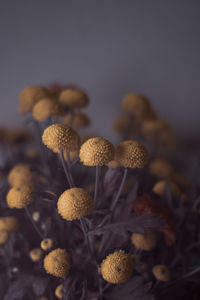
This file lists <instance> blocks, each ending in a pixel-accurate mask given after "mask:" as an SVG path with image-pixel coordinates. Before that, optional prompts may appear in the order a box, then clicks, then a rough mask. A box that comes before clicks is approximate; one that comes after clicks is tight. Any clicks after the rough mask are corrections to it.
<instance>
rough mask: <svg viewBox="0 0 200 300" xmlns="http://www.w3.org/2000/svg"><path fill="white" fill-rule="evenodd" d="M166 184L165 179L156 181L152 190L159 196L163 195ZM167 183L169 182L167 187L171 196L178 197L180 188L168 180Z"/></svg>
mask: <svg viewBox="0 0 200 300" xmlns="http://www.w3.org/2000/svg"><path fill="white" fill-rule="evenodd" d="M166 184H167V181H165V180H161V181H158V182H157V183H155V185H154V186H153V192H154V193H155V194H157V195H159V196H162V195H164V193H165V190H166ZM168 184H169V189H170V192H171V194H172V196H174V197H178V196H179V195H180V189H179V187H178V185H176V184H175V183H174V182H171V181H170V182H168Z"/></svg>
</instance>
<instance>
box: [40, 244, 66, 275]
mask: <svg viewBox="0 0 200 300" xmlns="http://www.w3.org/2000/svg"><path fill="white" fill-rule="evenodd" d="M44 268H45V270H46V272H47V273H49V274H51V275H54V276H56V277H65V275H67V274H68V272H69V268H70V262H69V254H68V253H67V251H66V250H65V249H59V248H58V249H55V250H53V251H51V252H50V253H49V254H48V255H46V256H45V259H44Z"/></svg>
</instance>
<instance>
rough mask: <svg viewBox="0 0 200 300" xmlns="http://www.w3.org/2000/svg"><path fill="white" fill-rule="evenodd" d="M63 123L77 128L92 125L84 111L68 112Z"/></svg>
mask: <svg viewBox="0 0 200 300" xmlns="http://www.w3.org/2000/svg"><path fill="white" fill-rule="evenodd" d="M63 123H64V124H68V125H70V126H72V127H74V128H76V129H82V128H85V127H87V126H89V125H90V119H89V117H88V116H87V115H86V114H84V113H82V112H77V113H75V114H74V115H72V114H71V113H68V114H67V115H66V116H65V117H64V120H63Z"/></svg>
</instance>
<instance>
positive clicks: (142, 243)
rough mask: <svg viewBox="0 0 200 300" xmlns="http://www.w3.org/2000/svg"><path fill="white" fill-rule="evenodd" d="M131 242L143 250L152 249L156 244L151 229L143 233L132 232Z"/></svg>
mask: <svg viewBox="0 0 200 300" xmlns="http://www.w3.org/2000/svg"><path fill="white" fill-rule="evenodd" d="M131 242H132V244H133V245H134V246H135V247H136V248H137V249H141V250H145V251H149V250H152V249H153V248H155V246H156V239H155V234H154V233H153V232H152V231H146V232H145V233H144V234H141V233H133V234H132V235H131Z"/></svg>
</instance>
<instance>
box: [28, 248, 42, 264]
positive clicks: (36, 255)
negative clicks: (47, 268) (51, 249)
mask: <svg viewBox="0 0 200 300" xmlns="http://www.w3.org/2000/svg"><path fill="white" fill-rule="evenodd" d="M29 257H30V259H31V260H32V261H34V262H36V261H39V260H41V258H42V250H41V249H39V248H35V249H33V250H31V251H30V252H29Z"/></svg>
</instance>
